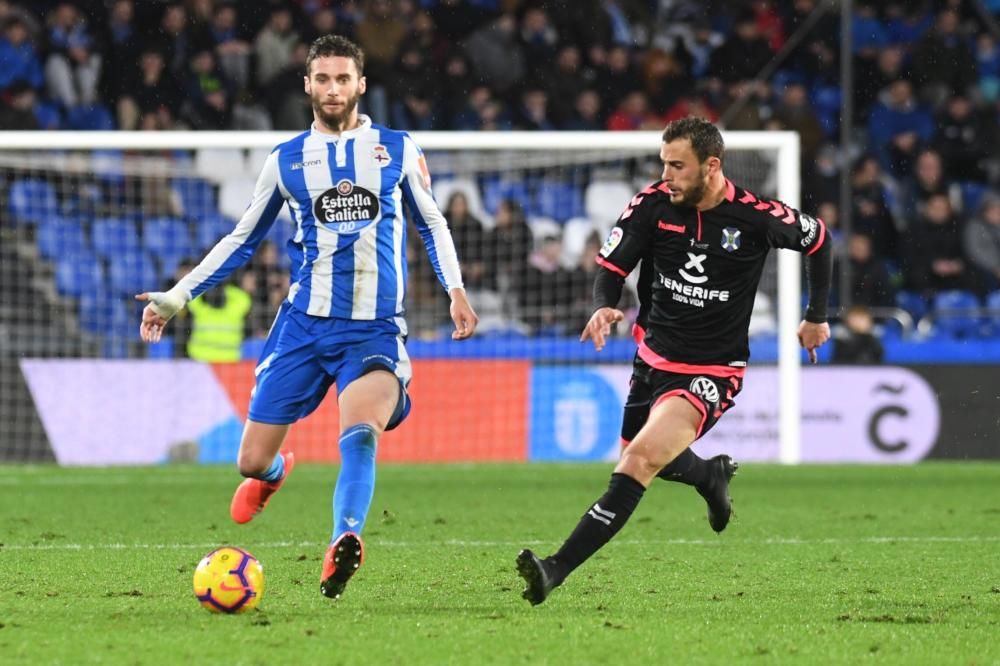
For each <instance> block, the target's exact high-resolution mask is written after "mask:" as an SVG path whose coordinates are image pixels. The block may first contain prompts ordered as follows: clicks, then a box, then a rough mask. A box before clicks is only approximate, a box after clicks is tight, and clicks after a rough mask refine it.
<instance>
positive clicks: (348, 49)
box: [306, 35, 365, 78]
mask: <svg viewBox="0 0 1000 666" xmlns="http://www.w3.org/2000/svg"><path fill="white" fill-rule="evenodd" d="M330 56H335V57H338V58H350V59H351V60H353V61H354V66H355V67H357V68H358V77H359V78H360V77H361V76H364V71H365V52H364V51H362V50H361V47H360V46H358V45H357V44H355V43H354V42H352V41H351V40H349V39H348V38H347V37H343V36H341V35H323V36H322V37H319V38H318V39H316V41H314V42H313V43H312V45H311V46H310V47H309V55H307V56H306V74H307V75H308V74H309V73H310V72H311V71H312V63H313V60H315V59H316V58H326V57H330Z"/></svg>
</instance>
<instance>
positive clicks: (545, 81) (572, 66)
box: [536, 44, 600, 127]
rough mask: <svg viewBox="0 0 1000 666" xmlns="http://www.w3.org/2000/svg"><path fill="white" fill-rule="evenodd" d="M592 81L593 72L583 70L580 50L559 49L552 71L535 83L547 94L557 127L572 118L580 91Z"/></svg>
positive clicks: (570, 47)
mask: <svg viewBox="0 0 1000 666" xmlns="http://www.w3.org/2000/svg"><path fill="white" fill-rule="evenodd" d="M593 79H594V76H593V72H587V71H585V70H584V69H583V67H582V64H581V62H580V50H579V49H578V48H577V47H576V46H575V45H572V44H567V45H564V46H563V47H561V48H560V49H559V52H558V53H557V54H556V59H555V64H554V65H553V67H552V69H551V70H549V71H547V72H546V73H545V75H543V76H541V77H538V81H536V83H537V84H538V85H539V86H540V87H541V88H542V89H543V90H544V91H545V92H546V93H547V94H548V98H549V102H550V108H551V115H552V119H553V121H554V122H555V123H556V124H557V125H559V126H560V127H564V126H565V125H566V124H567V123H569V122H570V121H571V120H572V119H573V118H574V115H575V114H574V109H575V106H576V102H577V98H578V96H579V94H580V91H582V90H584V89H585V88H587V87H589V86H591V85H592V84H593ZM598 108H600V103H598Z"/></svg>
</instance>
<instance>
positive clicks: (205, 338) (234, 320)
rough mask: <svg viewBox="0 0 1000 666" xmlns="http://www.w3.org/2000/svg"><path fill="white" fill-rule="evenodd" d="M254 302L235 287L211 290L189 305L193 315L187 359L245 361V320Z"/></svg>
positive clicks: (213, 361) (220, 286) (224, 361)
mask: <svg viewBox="0 0 1000 666" xmlns="http://www.w3.org/2000/svg"><path fill="white" fill-rule="evenodd" d="M252 306H253V301H252V299H251V298H250V294H248V293H247V292H245V291H243V290H242V289H240V288H239V287H237V286H236V285H235V284H225V285H219V286H217V287H215V288H213V289H209V290H208V291H206V292H205V293H203V294H202V295H201V296H199V297H198V298H196V299H194V300H193V301H191V302H190V303H188V304H187V310H188V312H190V315H191V337H190V338H189V339H188V343H187V353H188V357H189V358H192V359H194V360H195V361H203V362H206V363H235V362H236V361H239V360H240V358H242V352H241V346H242V344H243V338H244V331H245V327H246V319H247V317H248V316H249V314H250V309H251V307H252Z"/></svg>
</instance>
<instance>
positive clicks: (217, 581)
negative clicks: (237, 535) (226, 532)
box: [194, 546, 264, 613]
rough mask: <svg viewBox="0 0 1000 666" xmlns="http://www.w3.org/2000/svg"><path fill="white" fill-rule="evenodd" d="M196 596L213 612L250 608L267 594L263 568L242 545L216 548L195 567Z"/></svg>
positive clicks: (242, 610) (234, 611)
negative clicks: (239, 546)
mask: <svg viewBox="0 0 1000 666" xmlns="http://www.w3.org/2000/svg"><path fill="white" fill-rule="evenodd" d="M194 596H195V597H197V598H198V601H199V602H201V605H202V606H204V607H205V608H207V609H208V610H210V611H212V612H213V613H242V612H244V611H248V610H250V609H251V608H255V607H256V606H257V604H259V603H260V600H261V597H263V596H264V568H263V567H261V565H260V562H259V561H258V560H257V558H256V557H254V556H253V555H251V554H250V553H248V552H246V551H245V550H243V549H242V548H236V547H235V546H225V547H223V548H217V549H215V550H213V551H212V552H211V553H209V554H208V555H206V556H205V557H203V558H201V562H199V563H198V567H197V568H196V569H195V570H194Z"/></svg>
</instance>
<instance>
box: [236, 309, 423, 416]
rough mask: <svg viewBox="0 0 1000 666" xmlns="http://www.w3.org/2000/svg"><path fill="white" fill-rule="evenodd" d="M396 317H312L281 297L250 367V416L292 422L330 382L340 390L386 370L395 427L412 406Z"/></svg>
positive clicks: (306, 412) (407, 359) (319, 398)
mask: <svg viewBox="0 0 1000 666" xmlns="http://www.w3.org/2000/svg"><path fill="white" fill-rule="evenodd" d="M397 321H401V320H396V319H374V320H370V321H357V320H353V319H337V318H334V317H314V316H313V315H309V314H306V313H305V312H302V311H300V310H297V309H296V308H294V307H292V305H291V304H289V303H288V302H287V301H286V302H284V303H282V304H281V309H280V310H279V311H278V316H277V317H276V318H275V320H274V325H273V326H272V327H271V332H270V333H269V334H268V336H267V342H266V343H265V344H264V350H263V352H261V355H260V361H259V362H258V364H257V368H256V369H255V370H254V375H256V377H257V381H256V384H255V385H254V389H253V392H252V393H251V394H250V410H249V417H250V420H251V421H256V422H258V423H269V424H273V425H287V424H290V423H294V422H296V421H298V420H299V419H301V418H305V417H306V416H308V415H309V414H311V413H312V412H313V411H314V410H315V409H316V408H317V407H319V404H320V403H321V402H323V398H324V397H326V392H327V391H328V390H329V388H330V386H331V385H332V384H336V385H337V393H338V395H339V394H340V392H341V391H343V390H344V389H345V388H347V386H348V385H349V384H350V383H351V382H353V381H354V380H355V379H357V378H358V377H361V376H362V375H364V374H366V373H368V372H371V371H372V370H388V371H389V372H391V373H393V374H395V375H396V377H397V378H398V379H399V403H398V404H397V405H396V410H395V412H393V415H392V417H391V418H390V420H389V424H388V426H387V429H388V430H391V429H392V428H395V427H396V426H397V425H399V424H400V423H402V421H403V419H405V418H406V415H407V414H408V413H409V411H410V399H409V397H408V396H407V394H406V387H407V385H408V384H409V383H410V377H411V375H412V372H411V368H410V357H409V356H407V354H406V348H405V347H404V346H403V336H404V332H403V330H402V329H401V328H400V324H399V323H397Z"/></svg>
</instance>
